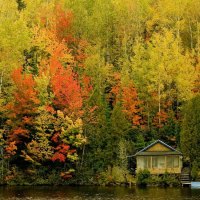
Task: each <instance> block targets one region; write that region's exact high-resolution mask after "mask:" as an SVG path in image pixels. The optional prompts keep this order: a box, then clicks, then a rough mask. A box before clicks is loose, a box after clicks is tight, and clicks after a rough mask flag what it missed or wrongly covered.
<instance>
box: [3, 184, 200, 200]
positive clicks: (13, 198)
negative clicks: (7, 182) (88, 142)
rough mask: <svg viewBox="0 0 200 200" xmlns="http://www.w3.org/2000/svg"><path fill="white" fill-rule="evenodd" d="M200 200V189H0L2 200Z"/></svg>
mask: <svg viewBox="0 0 200 200" xmlns="http://www.w3.org/2000/svg"><path fill="white" fill-rule="evenodd" d="M86 199H87V200H92V199H93V200H182V199H183V200H194V199H195V200H200V189H191V188H156V187H154V188H153V187H151V188H137V187H133V188H125V187H91V186H87V187H86V186H84V187H71V186H70V187H69V186H56V187H49V186H35V187H29V186H23V187H14V186H11V187H0V200H86Z"/></svg>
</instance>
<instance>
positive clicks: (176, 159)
mask: <svg viewBox="0 0 200 200" xmlns="http://www.w3.org/2000/svg"><path fill="white" fill-rule="evenodd" d="M174 167H179V157H178V156H175V157H174Z"/></svg>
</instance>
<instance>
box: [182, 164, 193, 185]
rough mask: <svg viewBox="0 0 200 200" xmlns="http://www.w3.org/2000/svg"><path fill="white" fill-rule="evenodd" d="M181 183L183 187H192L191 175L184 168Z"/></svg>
mask: <svg viewBox="0 0 200 200" xmlns="http://www.w3.org/2000/svg"><path fill="white" fill-rule="evenodd" d="M180 182H181V185H182V186H190V185H191V179H190V173H189V171H188V170H187V169H185V168H183V170H182V172H181V175H180Z"/></svg>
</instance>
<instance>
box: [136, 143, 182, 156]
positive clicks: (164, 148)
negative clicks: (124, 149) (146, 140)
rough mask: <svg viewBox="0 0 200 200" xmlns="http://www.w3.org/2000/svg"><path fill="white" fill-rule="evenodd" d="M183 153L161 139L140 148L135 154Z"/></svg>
mask: <svg viewBox="0 0 200 200" xmlns="http://www.w3.org/2000/svg"><path fill="white" fill-rule="evenodd" d="M161 154H162V155H182V153H181V152H180V151H177V150H176V149H174V148H173V147H171V146H169V145H167V144H166V143H164V142H163V141H161V140H156V141H155V142H153V143H152V144H150V145H149V146H147V147H145V148H144V149H142V150H140V151H139V152H137V153H136V154H135V155H133V156H144V155H161Z"/></svg>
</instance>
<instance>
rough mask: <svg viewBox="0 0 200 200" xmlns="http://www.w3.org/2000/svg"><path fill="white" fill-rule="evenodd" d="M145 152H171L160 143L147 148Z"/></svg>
mask: <svg viewBox="0 0 200 200" xmlns="http://www.w3.org/2000/svg"><path fill="white" fill-rule="evenodd" d="M146 151H149V152H151V151H162V152H165V151H168V152H169V151H172V150H171V149H170V148H168V147H166V146H165V145H163V144H161V143H156V144H154V145H153V146H151V147H149V148H148V149H147V150H146Z"/></svg>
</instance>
